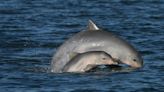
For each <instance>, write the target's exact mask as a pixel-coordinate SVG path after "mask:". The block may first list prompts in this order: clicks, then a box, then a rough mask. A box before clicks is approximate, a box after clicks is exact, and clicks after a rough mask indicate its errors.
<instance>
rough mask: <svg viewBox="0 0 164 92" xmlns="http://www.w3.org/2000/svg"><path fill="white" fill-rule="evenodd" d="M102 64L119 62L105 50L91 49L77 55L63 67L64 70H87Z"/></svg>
mask: <svg viewBox="0 0 164 92" xmlns="http://www.w3.org/2000/svg"><path fill="white" fill-rule="evenodd" d="M102 64H107V65H110V64H117V62H115V61H113V59H112V57H111V56H110V55H109V54H107V53H106V52H103V51H90V52H85V53H81V54H79V55H77V56H76V57H74V58H73V59H71V60H70V61H69V62H68V63H67V64H66V65H65V67H64V68H63V72H86V71H88V70H90V69H91V68H93V67H95V66H97V65H102Z"/></svg>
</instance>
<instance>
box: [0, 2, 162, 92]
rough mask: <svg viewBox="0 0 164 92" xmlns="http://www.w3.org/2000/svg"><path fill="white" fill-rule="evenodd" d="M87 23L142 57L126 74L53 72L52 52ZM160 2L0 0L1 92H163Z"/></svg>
mask: <svg viewBox="0 0 164 92" xmlns="http://www.w3.org/2000/svg"><path fill="white" fill-rule="evenodd" d="M88 19H92V20H94V21H95V22H96V23H97V25H99V26H100V27H102V28H104V29H108V31H112V32H114V33H115V34H117V35H120V36H121V37H123V38H124V39H126V40H127V41H129V42H130V43H131V44H133V45H134V46H135V47H136V48H137V49H138V50H139V51H140V53H141V54H142V56H143V59H144V67H143V68H142V69H140V70H137V71H134V72H127V73H123V72H122V73H108V74H53V73H48V72H46V71H45V70H46V69H47V67H49V66H50V61H51V58H52V56H53V53H55V51H56V48H57V47H58V46H59V45H61V44H62V43H63V41H64V40H66V39H67V38H69V37H71V36H72V35H74V34H75V33H77V32H80V31H81V30H83V29H85V27H86V25H87V21H88ZM163 71H164V1H163V0H94V1H93V0H0V92H164V72H163Z"/></svg>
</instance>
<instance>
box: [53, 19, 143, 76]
mask: <svg viewBox="0 0 164 92" xmlns="http://www.w3.org/2000/svg"><path fill="white" fill-rule="evenodd" d="M90 51H104V52H106V53H108V54H109V55H110V56H111V57H112V58H113V59H114V60H115V61H117V62H118V63H121V64H126V65H129V66H131V67H134V68H140V67H142V65H143V60H142V57H141V55H140V54H139V53H138V51H137V50H136V49H135V48H134V47H133V46H132V45H131V44H129V43H128V42H127V41H125V40H124V39H122V38H120V37H119V36H117V35H115V34H113V33H111V32H108V31H104V30H102V29H99V28H98V27H97V26H96V25H95V23H93V22H92V21H91V20H89V24H88V27H87V29H86V30H84V31H81V32H79V33H77V34H75V35H74V36H73V37H71V38H70V39H68V40H67V41H65V42H64V43H63V44H62V45H61V46H60V47H59V48H58V49H57V51H56V54H55V55H54V56H53V59H52V61H51V71H52V72H55V73H61V72H62V69H63V68H64V66H65V65H66V64H67V63H68V62H69V61H70V60H71V59H72V58H73V57H75V56H76V55H78V54H79V53H85V52H90Z"/></svg>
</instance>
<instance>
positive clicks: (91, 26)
mask: <svg viewBox="0 0 164 92" xmlns="http://www.w3.org/2000/svg"><path fill="white" fill-rule="evenodd" d="M96 30H99V28H98V27H97V26H96V24H95V23H94V22H93V21H92V20H89V21H88V26H87V31H96Z"/></svg>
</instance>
